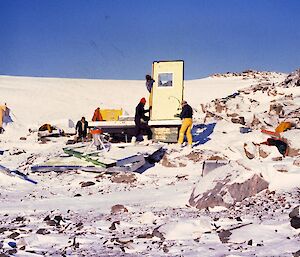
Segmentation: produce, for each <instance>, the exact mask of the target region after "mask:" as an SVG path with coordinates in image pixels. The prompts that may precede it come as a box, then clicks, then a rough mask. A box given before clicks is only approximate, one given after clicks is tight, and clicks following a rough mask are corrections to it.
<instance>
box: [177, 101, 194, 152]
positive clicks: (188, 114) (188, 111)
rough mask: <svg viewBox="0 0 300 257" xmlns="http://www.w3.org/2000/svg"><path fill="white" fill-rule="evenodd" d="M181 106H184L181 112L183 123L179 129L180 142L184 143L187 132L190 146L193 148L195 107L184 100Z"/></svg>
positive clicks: (180, 143)
mask: <svg viewBox="0 0 300 257" xmlns="http://www.w3.org/2000/svg"><path fill="white" fill-rule="evenodd" d="M181 106H182V111H181V113H180V119H182V125H181V128H180V131H179V138H178V144H179V145H182V143H183V140H184V135H185V134H186V137H187V141H188V146H189V147H190V148H192V143H193V137H192V126H193V109H192V107H191V106H189V105H188V103H187V102H186V101H184V100H183V101H182V102H181Z"/></svg>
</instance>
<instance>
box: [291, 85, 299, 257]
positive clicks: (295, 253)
mask: <svg viewBox="0 0 300 257" xmlns="http://www.w3.org/2000/svg"><path fill="white" fill-rule="evenodd" d="M299 86H300V85H299ZM293 257H300V250H299V251H297V252H294V253H293Z"/></svg>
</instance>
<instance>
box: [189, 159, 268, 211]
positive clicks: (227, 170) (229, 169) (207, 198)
mask: <svg viewBox="0 0 300 257" xmlns="http://www.w3.org/2000/svg"><path fill="white" fill-rule="evenodd" d="M237 179H239V182H234V181H236V180H237ZM208 183H209V184H210V186H209V187H208V186H207V185H208ZM268 185H269V183H268V182H267V181H265V180H264V179H263V178H262V177H260V176H259V175H258V174H256V173H254V172H253V171H251V170H249V169H247V168H246V167H243V166H242V165H240V164H237V163H230V164H228V165H225V166H222V167H219V168H218V169H216V170H213V171H211V172H210V173H208V174H207V175H206V176H204V177H202V178H201V179H200V181H199V184H198V185H197V186H196V187H195V188H194V189H193V191H192V193H191V195H190V199H189V205H190V206H193V207H196V208H198V209H205V208H213V207H215V206H225V207H227V208H228V207H230V206H232V205H234V204H235V203H236V202H240V201H242V200H243V199H245V198H247V197H250V196H254V195H255V194H257V193H259V192H261V191H262V190H264V189H267V188H268ZM207 188H209V189H207Z"/></svg>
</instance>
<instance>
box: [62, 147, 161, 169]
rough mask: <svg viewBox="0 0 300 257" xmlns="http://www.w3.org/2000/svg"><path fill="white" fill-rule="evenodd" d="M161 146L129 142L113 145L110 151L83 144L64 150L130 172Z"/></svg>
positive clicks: (93, 162) (85, 159) (72, 154)
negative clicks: (98, 149)
mask: <svg viewBox="0 0 300 257" xmlns="http://www.w3.org/2000/svg"><path fill="white" fill-rule="evenodd" d="M161 148H162V145H160V144H154V145H149V146H145V145H132V144H127V145H126V146H124V145H123V146H122V147H116V146H112V147H111V149H110V150H109V151H101V150H100V151H97V150H93V149H90V147H89V146H88V145H84V144H81V145H79V146H71V147H65V148H63V151H64V152H65V153H66V154H69V155H71V156H74V157H77V158H80V159H82V160H84V161H87V162H89V163H92V164H93V165H95V166H98V167H99V166H100V167H103V168H106V169H108V168H112V167H115V168H116V169H119V170H120V171H121V170H122V171H129V172H130V171H136V170H137V169H139V168H140V167H142V166H143V165H144V164H145V163H146V160H145V158H149V157H151V156H154V155H155V154H156V153H157V152H159V151H160V150H161Z"/></svg>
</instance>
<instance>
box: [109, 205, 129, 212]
mask: <svg viewBox="0 0 300 257" xmlns="http://www.w3.org/2000/svg"><path fill="white" fill-rule="evenodd" d="M121 212H128V210H127V208H126V207H125V206H124V205H122V204H116V205H114V206H113V207H111V213H113V214H114V213H121Z"/></svg>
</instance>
